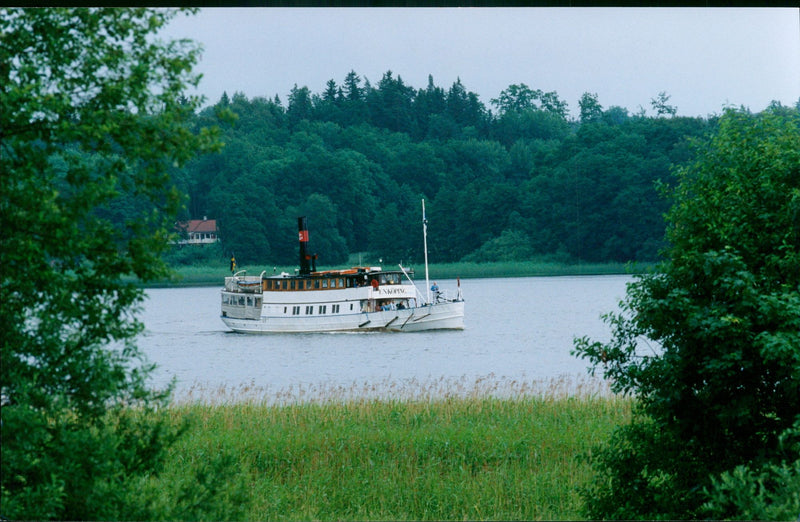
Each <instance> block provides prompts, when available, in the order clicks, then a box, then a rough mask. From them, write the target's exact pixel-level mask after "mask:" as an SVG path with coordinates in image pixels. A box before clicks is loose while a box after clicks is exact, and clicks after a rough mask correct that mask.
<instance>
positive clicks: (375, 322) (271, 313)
mask: <svg viewBox="0 0 800 522" xmlns="http://www.w3.org/2000/svg"><path fill="white" fill-rule="evenodd" d="M423 215H424V202H423ZM426 226H427V224H426V223H425V220H424V217H423V230H425V228H424V227H426ZM298 229H299V240H300V269H299V270H297V271H296V273H295V274H293V275H292V274H288V273H286V272H283V273H281V274H278V275H272V276H265V275H264V274H265V273H264V272H262V273H261V275H259V276H248V275H246V273H245V272H243V271H242V272H238V273H236V274H234V275H233V276H231V277H226V278H225V288H224V289H223V290H222V321H223V322H224V323H225V324H226V325H227V326H228V327H229V328H230V329H231V330H234V331H236V332H241V333H281V332H337V331H370V330H388V331H398V332H418V331H425V330H437V329H459V330H460V329H463V328H464V299H463V297H462V295H461V284H460V281H459V283H458V287H457V292H456V294H455V295H454V296H450V295H448V293H447V292H440V291H438V288H436V287H434V288H433V289H432V290H431V291H427V288H430V286H428V277H427V275H428V272H427V247H426V260H425V274H426V287H427V288H426V293H425V294H424V295H423V293H422V292H420V291H419V290H418V289H417V287H416V285H414V283H413V281H412V280H411V277H410V276H409V273H408V271H407V270H406V269H404V268H403V267H402V266H400V267H399V270H382V269H381V267H374V266H357V267H352V268H348V269H343V270H325V271H317V270H316V266H315V264H316V263H315V256H310V255H308V253H307V251H308V248H307V246H308V227H307V222H306V218H305V217H300V218H298ZM426 242H427V237H426Z"/></svg>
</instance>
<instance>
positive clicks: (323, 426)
mask: <svg viewBox="0 0 800 522" xmlns="http://www.w3.org/2000/svg"><path fill="white" fill-rule="evenodd" d="M501 381H502V379H498V378H494V377H491V376H490V377H485V378H478V379H475V380H473V379H468V378H464V379H457V380H448V379H441V380H434V379H432V380H430V381H425V382H416V381H413V380H409V381H403V382H401V383H398V384H396V385H394V384H393V383H391V382H386V383H383V384H382V385H381V386H380V387H379V388H381V389H378V390H375V392H376V393H375V394H372V392H373V390H372V385H367V384H366V383H364V384H359V383H355V384H354V385H353V386H352V387H351V388H349V389H347V390H343V389H341V387H338V386H333V385H332V386H330V387H325V386H321V387H313V386H309V387H307V388H304V389H302V390H301V389H300V388H298V387H295V388H293V389H291V390H284V391H283V394H284V395H280V394H279V395H278V396H276V395H274V394H271V395H270V397H272V398H265V395H264V390H260V389H257V387H253V386H252V385H245V386H242V387H238V388H235V389H216V390H207V389H203V388H200V387H198V388H195V389H194V390H193V391H192V393H190V394H187V396H186V397H184V398H183V399H181V400H179V401H177V402H176V404H175V405H174V406H172V407H171V408H170V409H169V412H168V414H169V415H170V416H171V418H172V419H173V420H174V422H176V423H180V422H183V421H185V420H186V419H189V420H190V421H191V422H190V426H191V427H190V429H189V430H188V432H187V433H186V434H185V436H184V437H183V438H182V439H181V440H180V441H179V442H178V443H177V444H176V445H175V446H174V447H173V448H172V450H171V453H170V456H169V459H168V463H167V466H166V468H165V470H164V471H163V472H162V473H161V475H160V477H159V478H158V479H157V480H163V481H165V484H167V483H168V482H169V481H178V482H179V481H180V480H181V479H180V477H181V476H182V475H185V474H186V472H187V469H193V468H196V467H202V466H204V465H206V464H205V463H207V462H209V461H210V460H214V461H220V460H221V459H222V460H225V461H228V462H230V463H231V465H230V469H231V470H234V473H233V475H232V476H228V477H227V478H226V479H225V481H224V483H222V484H219V487H221V488H227V489H226V491H228V490H232V488H234V486H232V484H236V485H238V486H236V487H238V498H239V501H240V502H243V506H244V508H243V510H242V512H241V513H240V514H239V517H238V518H241V519H246V520H343V519H344V520H498V519H504V520H510V519H515V520H516V519H529V520H563V519H576V518H579V517H580V511H579V498H578V488H579V487H581V486H582V485H583V484H585V483H586V481H588V480H590V477H591V475H590V470H589V468H588V466H587V465H586V463H585V462H584V460H583V459H581V458H580V456H581V455H585V454H587V453H588V452H590V451H591V448H592V446H593V445H595V444H596V443H599V442H600V441H602V440H604V439H606V438H607V437H608V435H609V434H610V432H611V430H612V429H613V428H614V427H615V426H617V425H619V424H621V423H623V422H625V421H626V420H627V419H628V418H629V416H630V412H631V404H630V401H629V400H627V399H623V398H619V397H615V396H613V395H611V394H609V393H607V389H605V388H604V387H603V385H602V383H601V384H598V383H595V382H589V381H588V380H587V381H580V382H578V381H574V380H570V381H567V380H564V379H560V380H551V381H543V382H536V383H534V382H516V383H515V382H511V383H502V382H501ZM365 388H369V390H366V391H369V392H370V393H368V394H366V395H364V394H362V392H364V391H365ZM209 392H212V393H209ZM331 392H335V393H334V395H329V394H330V393H331ZM390 392H397V396H395V397H393V398H390V397H389V393H390ZM212 396H213V397H212ZM275 397H278V398H280V399H281V400H278V401H276V400H274V398H275ZM199 399H202V400H199ZM209 399H213V400H209ZM154 480H155V479H154ZM165 488H168V486H167V485H165ZM234 489H235V488H234ZM229 493H230V492H229ZM230 494H233V493H230Z"/></svg>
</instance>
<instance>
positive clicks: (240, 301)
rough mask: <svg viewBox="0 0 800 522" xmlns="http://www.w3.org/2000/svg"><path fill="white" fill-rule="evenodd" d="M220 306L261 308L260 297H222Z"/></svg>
mask: <svg viewBox="0 0 800 522" xmlns="http://www.w3.org/2000/svg"><path fill="white" fill-rule="evenodd" d="M222 304H229V305H234V306H236V305H239V306H255V307H258V308H260V307H261V296H252V295H248V296H244V295H238V296H237V295H230V296H229V295H225V294H223V295H222Z"/></svg>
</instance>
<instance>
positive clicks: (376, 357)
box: [139, 276, 631, 401]
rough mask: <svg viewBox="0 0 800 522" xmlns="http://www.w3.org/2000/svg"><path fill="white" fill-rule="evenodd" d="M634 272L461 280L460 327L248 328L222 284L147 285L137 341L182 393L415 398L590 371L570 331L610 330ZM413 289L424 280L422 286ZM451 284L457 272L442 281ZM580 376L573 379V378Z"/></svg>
mask: <svg viewBox="0 0 800 522" xmlns="http://www.w3.org/2000/svg"><path fill="white" fill-rule="evenodd" d="M629 281H631V277H630V276H579V277H526V278H508V279H468V280H464V281H462V282H461V286H462V289H463V293H464V299H465V301H466V314H465V326H466V327H465V329H464V330H463V331H436V332H420V333H365V332H356V333H335V334H332V333H329V334H271V335H245V334H236V333H232V332H229V331H228V330H227V329H226V327H225V325H224V324H223V323H222V321H220V319H219V290H220V289H219V288H218V287H203V288H168V289H151V290H148V291H147V299H146V301H145V303H144V310H143V311H142V313H141V314H140V318H141V319H142V320H143V321H144V324H145V327H146V330H145V333H144V334H143V335H142V336H141V337H140V338H139V347H140V348H141V349H142V351H143V352H144V353H145V354H146V355H147V357H148V358H149V360H150V361H152V362H155V363H156V364H157V365H158V369H157V370H156V372H155V373H154V374H153V384H154V385H155V386H158V387H161V386H163V385H165V384H166V383H168V382H169V381H170V380H171V379H173V378H175V379H176V380H177V385H176V396H177V397H178V398H182V397H183V398H194V399H197V398H203V399H204V400H223V401H224V400H229V399H230V398H231V397H234V398H235V397H237V396H238V397H239V398H241V397H243V396H248V397H249V396H256V397H260V398H262V399H266V400H270V401H279V400H302V399H304V398H311V399H320V398H322V399H325V398H334V397H335V396H344V397H353V396H362V395H378V396H389V397H391V396H397V395H406V396H419V395H423V396H424V395H435V394H438V395H442V394H448V393H459V392H462V393H470V392H471V391H470V390H472V392H474V390H475V389H476V388H480V387H483V389H484V391H487V390H488V391H489V392H492V391H499V392H500V393H502V392H503V389H506V391H509V392H510V393H514V392H515V391H519V390H523V391H525V390H527V389H529V387H530V386H534V383H537V382H552V381H559V382H562V383H563V382H572V383H581V382H583V381H585V380H586V368H587V363H586V361H583V360H580V359H577V358H575V357H573V356H572V355H570V350H571V349H572V347H573V339H574V338H575V337H580V336H583V335H588V336H589V337H591V338H592V339H594V340H607V339H609V338H610V329H609V326H608V325H606V324H605V323H603V321H602V319H601V318H600V316H601V314H603V313H606V312H609V311H612V310H617V309H618V303H619V301H620V300H621V299H622V298H623V297H624V295H625V284H626V283H627V282H629ZM418 286H419V287H420V289H422V287H423V286H424V281H422V282H421V283H419V284H418ZM439 286H440V287H441V288H442V289H443V290H448V291H451V292H455V289H456V282H455V281H454V280H439ZM579 385H580V384H579Z"/></svg>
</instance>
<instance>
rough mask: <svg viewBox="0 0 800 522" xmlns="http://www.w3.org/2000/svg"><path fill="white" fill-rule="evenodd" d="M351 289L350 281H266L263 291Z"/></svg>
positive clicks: (340, 279)
mask: <svg viewBox="0 0 800 522" xmlns="http://www.w3.org/2000/svg"><path fill="white" fill-rule="evenodd" d="M345 284H347V288H353V287H354V286H355V285H354V284H353V280H352V279H345V278H343V277H339V278H336V279H266V280H265V281H264V290H324V289H328V288H345Z"/></svg>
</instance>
